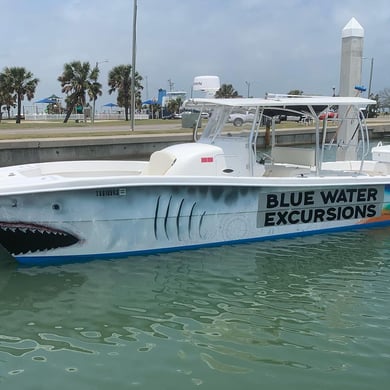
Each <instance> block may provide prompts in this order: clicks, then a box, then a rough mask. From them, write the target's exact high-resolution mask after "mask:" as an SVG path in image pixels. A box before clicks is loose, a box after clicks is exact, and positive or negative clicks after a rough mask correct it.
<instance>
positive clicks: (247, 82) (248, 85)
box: [245, 81, 251, 97]
mask: <svg viewBox="0 0 390 390" xmlns="http://www.w3.org/2000/svg"><path fill="white" fill-rule="evenodd" d="M245 84H246V86H247V88H248V94H247V97H249V88H250V87H251V83H250V82H249V81H245Z"/></svg>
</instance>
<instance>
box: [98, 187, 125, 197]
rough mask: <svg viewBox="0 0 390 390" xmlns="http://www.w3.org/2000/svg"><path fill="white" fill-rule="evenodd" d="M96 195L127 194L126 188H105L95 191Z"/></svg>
mask: <svg viewBox="0 0 390 390" xmlns="http://www.w3.org/2000/svg"><path fill="white" fill-rule="evenodd" d="M95 194H96V196H99V197H101V196H125V195H126V188H104V189H101V190H96V191H95Z"/></svg>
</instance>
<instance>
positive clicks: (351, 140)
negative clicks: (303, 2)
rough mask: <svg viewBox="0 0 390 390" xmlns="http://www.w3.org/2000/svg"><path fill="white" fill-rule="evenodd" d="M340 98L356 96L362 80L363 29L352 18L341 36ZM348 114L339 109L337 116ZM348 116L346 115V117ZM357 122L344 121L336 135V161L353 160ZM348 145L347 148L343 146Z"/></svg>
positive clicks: (356, 141)
mask: <svg viewBox="0 0 390 390" xmlns="http://www.w3.org/2000/svg"><path fill="white" fill-rule="evenodd" d="M341 37H342V39H341V66H340V96H356V95H357V94H358V93H359V91H357V90H356V89H355V87H356V86H360V83H361V78H362V61H363V41H364V29H363V27H362V26H361V25H360V24H359V22H358V21H357V20H356V19H355V18H352V19H351V20H350V21H349V22H348V23H347V24H346V26H345V27H344V28H343V31H342V34H341ZM346 113H347V114H348V108H347V107H345V108H341V107H340V108H339V116H340V118H343V117H344V115H345V114H346ZM347 116H348V115H347ZM356 126H357V121H350V120H344V121H343V122H342V123H341V125H340V128H339V130H338V133H337V143H338V145H340V147H339V148H338V150H337V160H344V159H348V160H355V159H356V148H357V143H358V134H357V132H356V134H354V133H355V129H356ZM347 145H349V148H346V147H345V146H347ZM343 146H344V147H343Z"/></svg>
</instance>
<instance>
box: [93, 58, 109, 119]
mask: <svg viewBox="0 0 390 390" xmlns="http://www.w3.org/2000/svg"><path fill="white" fill-rule="evenodd" d="M104 62H108V60H104V61H96V65H95V69H97V71H98V74H99V64H103V63H104ZM96 99H97V96H94V97H93V102H92V117H91V122H92V124H94V123H95V103H96Z"/></svg>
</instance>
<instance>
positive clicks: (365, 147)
mask: <svg viewBox="0 0 390 390" xmlns="http://www.w3.org/2000/svg"><path fill="white" fill-rule="evenodd" d="M351 111H352V112H354V114H355V115H351ZM347 113H348V116H346V117H345V118H332V119H331V121H332V122H339V125H338V126H337V128H336V131H335V133H334V135H333V136H332V138H331V139H330V140H329V141H327V134H328V126H327V123H328V120H326V119H324V120H323V127H322V144H321V146H322V147H321V157H320V165H322V163H323V161H324V158H325V151H326V150H331V149H336V150H337V149H340V148H341V149H344V150H346V149H348V148H353V147H354V148H356V150H355V151H356V155H358V153H359V152H360V153H359V154H360V158H359V159H358V160H360V169H359V172H360V173H361V172H362V170H363V165H364V161H365V159H366V157H367V156H368V154H369V132H368V127H367V122H366V120H365V115H364V113H363V111H362V110H361V109H358V108H356V107H355V108H354V109H352V107H350V108H349V109H348V110H347ZM343 121H355V122H356V128H355V131H354V132H353V133H352V135H351V136H350V137H349V139H348V140H347V142H345V141H344V140H338V139H337V137H338V134H339V130H340V128H341V125H342V123H343ZM356 135H357V136H358V141H357V142H356V143H354V142H355V137H356Z"/></svg>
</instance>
